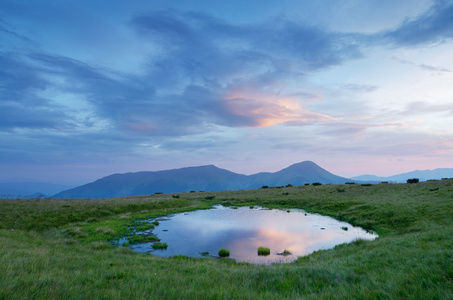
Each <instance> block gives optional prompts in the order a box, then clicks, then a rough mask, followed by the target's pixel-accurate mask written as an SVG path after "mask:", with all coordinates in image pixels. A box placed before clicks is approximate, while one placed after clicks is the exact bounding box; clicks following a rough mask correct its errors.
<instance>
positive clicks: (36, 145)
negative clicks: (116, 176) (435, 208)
mask: <svg viewBox="0 0 453 300" xmlns="http://www.w3.org/2000/svg"><path fill="white" fill-rule="evenodd" d="M452 16H453V1H446V0H398V1H394V0H366V1H363V0H324V1H312V0H300V1H292V0H280V1H270V0H259V1H258V0H256V1H255V0H250V1H236V0H230V1H212V0H209V1H208V0H200V1H186V0H175V1H168V0H165V1H164V0H134V1H122V0H77V1H76V0H73V1H71V0H33V1H16V0H1V1H0V181H3V182H8V181H16V180H29V181H41V182H54V183H67V184H79V183H80V184H82V183H87V182H91V181H93V180H96V179H98V178H100V177H103V176H107V175H110V174H112V173H126V172H137V171H157V170H167V169H175V168H182V167H188V166H201V165H210V164H214V165H216V166H217V167H219V168H224V169H228V170H230V171H233V172H236V173H241V174H255V173H258V172H275V171H278V170H281V169H283V168H285V167H287V166H289V165H291V164H294V163H298V162H301V161H305V160H311V161H314V162H315V163H317V164H318V165H319V166H321V167H323V168H325V169H327V170H328V171H330V172H332V173H334V174H336V175H340V176H344V177H352V176H357V175H363V174H374V175H378V176H389V175H394V174H398V173H403V172H409V171H413V170H425V169H435V168H453V17H452Z"/></svg>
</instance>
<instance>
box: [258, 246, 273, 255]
mask: <svg viewBox="0 0 453 300" xmlns="http://www.w3.org/2000/svg"><path fill="white" fill-rule="evenodd" d="M269 254H271V249H269V248H266V247H258V255H269Z"/></svg>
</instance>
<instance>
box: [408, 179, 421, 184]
mask: <svg viewBox="0 0 453 300" xmlns="http://www.w3.org/2000/svg"><path fill="white" fill-rule="evenodd" d="M419 181H420V180H419V179H418V178H410V179H408V180H406V182H407V183H418V182H419Z"/></svg>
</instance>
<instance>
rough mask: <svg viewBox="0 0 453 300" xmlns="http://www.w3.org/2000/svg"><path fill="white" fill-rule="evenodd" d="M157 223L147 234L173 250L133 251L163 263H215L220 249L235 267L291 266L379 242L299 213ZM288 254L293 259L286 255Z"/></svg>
mask: <svg viewBox="0 0 453 300" xmlns="http://www.w3.org/2000/svg"><path fill="white" fill-rule="evenodd" d="M155 220H156V219H152V220H147V221H146V222H152V221H155ZM157 220H158V221H159V223H160V224H159V225H158V226H156V227H155V228H154V229H152V230H150V231H149V232H146V233H147V234H152V235H156V236H157V237H158V238H160V239H161V242H162V243H164V242H165V243H167V244H168V248H167V249H159V250H154V249H153V248H152V243H143V244H134V245H131V246H130V248H131V249H132V250H133V251H136V252H142V253H144V252H150V253H152V254H153V255H157V256H164V257H169V256H174V255H184V256H191V257H203V256H214V257H216V256H217V253H218V251H219V250H220V249H221V248H226V249H228V250H229V251H230V258H232V259H235V260H236V261H241V262H250V263H254V264H270V263H275V262H291V261H293V260H295V259H297V258H298V257H299V256H305V255H308V254H310V253H312V252H314V251H317V250H321V249H330V248H333V247H335V246H336V245H339V244H343V243H350V242H352V241H354V240H356V239H366V240H374V239H375V238H376V237H377V235H376V234H374V233H371V232H367V231H365V230H363V229H362V228H359V227H354V226H352V225H350V224H348V223H345V222H340V221H337V220H335V219H333V218H330V217H326V216H321V215H318V214H309V213H306V212H305V211H303V210H299V209H290V210H288V211H287V210H277V209H272V210H270V209H265V208H260V207H254V208H249V207H239V208H237V209H233V208H229V207H223V206H220V205H219V206H215V207H214V209H209V210H199V211H193V212H188V213H180V214H174V215H169V216H167V217H163V218H158V219H157ZM122 241H126V239H122ZM122 241H120V242H122ZM260 246H262V247H267V248H270V250H271V253H270V255H268V256H259V255H258V254H257V249H258V247H260ZM284 250H288V251H289V252H291V255H282V253H283V251H284ZM207 252H208V253H209V254H206V253H207ZM202 253H204V254H202Z"/></svg>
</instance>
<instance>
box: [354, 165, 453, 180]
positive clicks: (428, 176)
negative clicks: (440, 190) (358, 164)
mask: <svg viewBox="0 0 453 300" xmlns="http://www.w3.org/2000/svg"><path fill="white" fill-rule="evenodd" d="M452 177H453V168H437V169H433V170H415V171H411V172H406V173H401V174H396V175H391V176H376V175H359V176H354V177H351V179H353V180H364V181H375V182H381V181H389V182H395V183H404V182H406V180H407V179H409V178H418V179H419V180H420V181H427V180H438V179H442V178H452Z"/></svg>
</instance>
